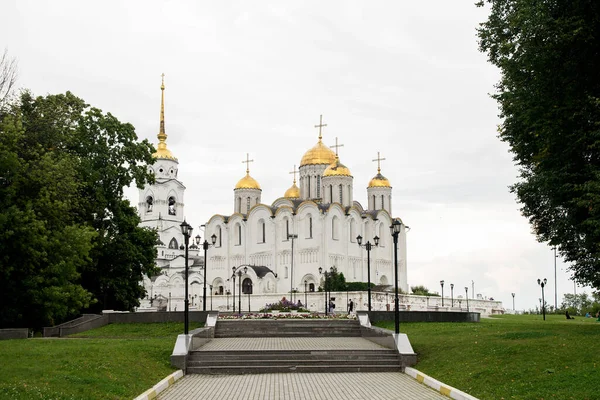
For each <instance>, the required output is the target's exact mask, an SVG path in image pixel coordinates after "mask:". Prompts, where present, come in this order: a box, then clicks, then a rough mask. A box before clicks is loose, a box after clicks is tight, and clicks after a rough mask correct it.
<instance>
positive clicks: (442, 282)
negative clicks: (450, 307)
mask: <svg viewBox="0 0 600 400" xmlns="http://www.w3.org/2000/svg"><path fill="white" fill-rule="evenodd" d="M440 285H442V307H444V281H440Z"/></svg>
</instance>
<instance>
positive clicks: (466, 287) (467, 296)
mask: <svg viewBox="0 0 600 400" xmlns="http://www.w3.org/2000/svg"><path fill="white" fill-rule="evenodd" d="M465 297H466V298H467V312H469V287H468V286H465Z"/></svg>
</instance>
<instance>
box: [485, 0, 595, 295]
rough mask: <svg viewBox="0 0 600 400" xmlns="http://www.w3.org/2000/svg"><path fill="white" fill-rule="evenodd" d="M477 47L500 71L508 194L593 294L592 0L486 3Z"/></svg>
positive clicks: (501, 132) (498, 95)
mask: <svg viewBox="0 0 600 400" xmlns="http://www.w3.org/2000/svg"><path fill="white" fill-rule="evenodd" d="M484 3H488V4H489V5H490V7H491V12H490V15H489V17H488V19H487V21H485V22H484V23H482V24H481V25H480V27H479V29H478V36H479V39H480V42H479V46H480V50H481V51H483V52H486V53H487V54H488V57H489V61H490V62H491V63H492V64H494V65H496V66H497V67H498V68H500V72H501V79H500V82H499V83H498V84H497V87H496V88H497V91H496V93H495V94H494V95H493V98H494V99H496V100H497V101H498V103H499V106H500V117H501V118H502V123H501V125H500V126H499V137H500V139H501V140H502V141H505V142H507V143H508V144H509V146H510V151H511V152H512V153H513V154H514V161H515V162H516V164H517V165H518V167H519V169H520V180H519V181H518V182H517V183H515V184H514V185H513V186H512V187H511V191H512V192H513V193H515V194H516V197H517V199H518V201H519V202H520V203H521V205H522V208H521V211H522V213H523V215H524V216H525V217H527V218H528V219H529V222H530V224H531V226H532V229H533V231H534V233H535V234H536V235H537V238H538V240H539V241H541V242H548V243H549V244H550V245H551V246H557V248H558V251H559V252H560V254H561V255H562V256H563V257H564V258H565V260H566V261H567V262H569V263H571V266H570V269H571V271H572V272H573V275H574V278H575V279H576V280H577V281H578V282H579V283H581V284H587V285H591V286H593V287H595V288H600V74H599V73H598V70H600V2H598V1H595V0H570V1H555V0H539V1H530V0H486V1H485V2H484V1H481V2H480V3H479V4H478V5H479V6H483V5H484Z"/></svg>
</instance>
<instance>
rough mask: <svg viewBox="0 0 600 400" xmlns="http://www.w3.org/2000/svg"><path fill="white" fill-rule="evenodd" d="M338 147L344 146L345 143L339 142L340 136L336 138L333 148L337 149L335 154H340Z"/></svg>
mask: <svg viewBox="0 0 600 400" xmlns="http://www.w3.org/2000/svg"><path fill="white" fill-rule="evenodd" d="M338 147H344V145H343V144H338V138H337V137H336V138H335V144H334V145H333V146H331V148H333V149H335V155H336V156H337V155H338Z"/></svg>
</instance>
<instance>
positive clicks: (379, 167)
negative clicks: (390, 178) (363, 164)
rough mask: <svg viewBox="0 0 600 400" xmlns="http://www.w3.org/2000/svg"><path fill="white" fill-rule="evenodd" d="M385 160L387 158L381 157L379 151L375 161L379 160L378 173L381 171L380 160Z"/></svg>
mask: <svg viewBox="0 0 600 400" xmlns="http://www.w3.org/2000/svg"><path fill="white" fill-rule="evenodd" d="M383 160H385V158H381V157H380V156H379V152H377V158H376V159H374V160H373V161H377V173H378V174H379V173H380V172H381V164H380V161H383Z"/></svg>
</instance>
